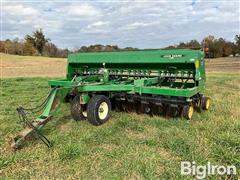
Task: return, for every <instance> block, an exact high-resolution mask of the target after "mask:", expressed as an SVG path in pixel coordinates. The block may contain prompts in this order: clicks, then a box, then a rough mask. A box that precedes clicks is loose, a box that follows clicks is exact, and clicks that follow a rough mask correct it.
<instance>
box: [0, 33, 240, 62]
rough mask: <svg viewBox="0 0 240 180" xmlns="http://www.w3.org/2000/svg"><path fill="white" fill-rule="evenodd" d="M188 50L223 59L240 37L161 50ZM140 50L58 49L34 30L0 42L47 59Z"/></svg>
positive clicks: (237, 49)
mask: <svg viewBox="0 0 240 180" xmlns="http://www.w3.org/2000/svg"><path fill="white" fill-rule="evenodd" d="M175 48H190V49H200V48H208V50H209V52H208V56H209V57H210V58H216V57H225V56H230V55H233V56H235V55H239V54H240V35H236V36H235V41H234V42H230V41H227V40H225V39H223V38H215V37H214V36H212V35H209V36H207V37H205V38H204V39H203V40H202V42H198V41H197V40H191V41H189V42H180V43H179V44H177V45H171V46H168V47H166V48H163V49H175ZM137 50H141V49H138V48H133V47H126V48H120V47H118V46H117V45H101V44H95V45H90V46H82V47H81V48H78V49H76V50H69V49H61V48H58V47H57V46H56V45H55V44H54V43H52V42H51V40H50V39H49V38H46V37H45V35H44V33H43V31H42V30H41V29H39V30H36V31H34V32H33V33H32V35H26V36H25V38H24V40H19V39H17V38H16V39H14V40H10V39H6V40H5V41H0V52H3V53H8V54H15V55H29V56H48V57H67V54H69V53H76V52H113V51H137Z"/></svg>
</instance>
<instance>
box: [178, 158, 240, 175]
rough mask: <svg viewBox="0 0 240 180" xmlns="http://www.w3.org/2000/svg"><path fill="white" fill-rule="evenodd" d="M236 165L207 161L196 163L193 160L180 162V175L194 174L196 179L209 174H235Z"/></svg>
mask: <svg viewBox="0 0 240 180" xmlns="http://www.w3.org/2000/svg"><path fill="white" fill-rule="evenodd" d="M236 173H237V169H236V166H234V165H230V166H223V165H213V164H211V163H210V162H207V164H205V165H197V164H196V162H195V161H193V162H189V161H182V162H181V175H188V176H195V177H196V178H197V179H203V178H206V177H207V176H210V175H236Z"/></svg>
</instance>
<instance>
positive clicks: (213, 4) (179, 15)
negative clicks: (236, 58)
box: [1, 0, 240, 49]
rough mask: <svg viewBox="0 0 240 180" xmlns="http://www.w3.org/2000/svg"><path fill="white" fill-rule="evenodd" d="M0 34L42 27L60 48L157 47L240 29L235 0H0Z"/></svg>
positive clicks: (238, 4) (14, 35)
mask: <svg viewBox="0 0 240 180" xmlns="http://www.w3.org/2000/svg"><path fill="white" fill-rule="evenodd" d="M1 20H2V21H1V22H2V26H1V28H2V29H1V39H2V40H3V39H7V38H9V39H14V38H19V39H23V38H24V36H25V35H26V34H31V33H32V32H33V31H34V30H36V29H39V28H42V30H43V32H44V34H45V35H46V36H47V37H48V38H50V39H51V42H53V43H54V44H56V45H57V46H58V47H60V48H70V49H76V48H79V47H81V46H88V45H91V44H103V45H106V44H110V45H118V46H119V47H136V48H161V47H165V46H168V45H173V44H177V43H179V42H180V41H184V42H185V41H189V40H191V39H197V40H199V41H201V40H202V39H203V37H205V36H207V35H209V34H211V35H214V36H216V37H223V38H225V39H227V40H230V41H233V40H234V36H235V35H236V34H240V1H239V0H228V1H223V0H222V1H221V0H168V1H163V0H159V1H153V0H151V1H146V0H144V1H143V0H141V1H140V0H137V1H112V0H111V1H93V0H92V1H77V0H74V1H71V0H69V1H67V0H66V1H64V0H55V1H54V0H52V1H47V0H42V1H33V0H32V1H31V0H24V1H21V0H18V1H16V0H15V1H12V0H2V2H1Z"/></svg>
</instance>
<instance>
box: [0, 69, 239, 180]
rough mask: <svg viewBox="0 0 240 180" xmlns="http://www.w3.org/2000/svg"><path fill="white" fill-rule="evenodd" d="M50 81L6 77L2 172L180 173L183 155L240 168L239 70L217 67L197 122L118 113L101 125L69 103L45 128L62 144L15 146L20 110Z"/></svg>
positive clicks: (0, 130) (36, 175)
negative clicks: (75, 114)
mask: <svg viewBox="0 0 240 180" xmlns="http://www.w3.org/2000/svg"><path fill="white" fill-rule="evenodd" d="M47 80H48V79H46V78H15V79H4V80H2V81H1V85H2V86H1V92H2V94H1V104H0V110H1V115H0V153H1V154H0V177H1V176H2V177H8V178H11V179H15V178H24V179H25V178H26V179H27V178H33V179H40V178H46V177H50V178H59V179H63V178H70V177H71V178H87V179H94V178H98V179H99V178H101V179H113V178H114V179H123V178H126V179H128V178H138V179H139V178H140V179H141V178H145V179H156V178H160V179H161V178H165V179H167V178H171V179H180V178H185V177H183V176H181V175H180V162H181V161H182V160H185V161H186V160H189V161H195V162H196V163H197V164H203V165H204V164H206V162H207V161H210V162H211V163H212V164H223V165H231V164H234V165H235V166H237V169H238V174H239V173H240V172H239V168H240V112H239V111H240V110H239V107H240V96H239V82H240V77H239V74H233V73H231V74H220V73H218V74H210V75H209V77H208V81H207V89H206V94H207V95H208V96H210V97H211V98H212V105H211V108H210V110H209V111H206V112H202V113H197V112H195V113H194V115H193V120H191V121H186V120H183V119H180V118H177V119H166V118H164V117H149V116H147V115H137V114H127V113H123V112H122V113H116V112H113V113H112V117H111V119H110V120H109V121H108V122H107V123H106V124H104V125H102V126H100V127H95V126H92V125H91V124H89V123H88V122H87V121H83V122H76V121H74V120H72V119H71V117H70V113H69V105H68V104H62V105H61V108H60V109H59V113H58V114H57V116H55V117H54V118H53V120H52V121H51V122H49V123H48V124H47V125H46V127H44V129H43V130H42V132H43V133H44V134H45V135H46V136H47V137H48V138H49V139H50V140H51V141H52V142H53V144H54V146H53V147H52V148H51V149H48V148H47V147H45V146H44V144H43V143H41V141H39V140H31V141H28V142H27V143H26V144H25V146H24V147H23V148H22V149H21V150H19V151H17V152H12V151H11V149H10V143H11V138H13V137H14V136H15V135H16V134H17V133H18V132H19V131H20V130H21V129H22V126H21V124H19V121H18V116H17V113H16V110H15V109H16V107H17V106H19V105H23V104H27V105H29V106H34V105H37V104H39V103H40V102H41V100H42V99H43V98H44V97H45V96H46V94H47V92H48V91H49V87H48V85H47ZM188 178H192V177H188ZM213 178H219V177H213ZM236 178H237V177H236Z"/></svg>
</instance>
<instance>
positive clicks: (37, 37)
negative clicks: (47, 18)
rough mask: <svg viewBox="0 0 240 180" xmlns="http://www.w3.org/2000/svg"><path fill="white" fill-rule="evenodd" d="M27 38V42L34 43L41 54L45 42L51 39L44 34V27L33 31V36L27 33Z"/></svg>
mask: <svg viewBox="0 0 240 180" xmlns="http://www.w3.org/2000/svg"><path fill="white" fill-rule="evenodd" d="M25 40H26V42H28V43H30V44H32V45H33V47H35V48H36V50H37V51H38V53H39V54H41V55H42V52H43V48H44V46H45V44H46V43H47V42H48V41H49V39H48V38H46V37H45V35H44V34H43V32H42V29H39V30H36V31H35V32H33V34H32V36H31V35H26V36H25Z"/></svg>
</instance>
